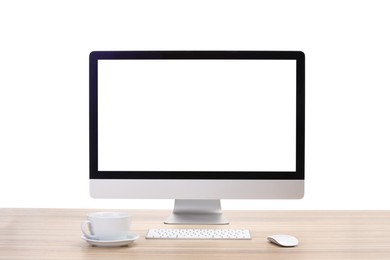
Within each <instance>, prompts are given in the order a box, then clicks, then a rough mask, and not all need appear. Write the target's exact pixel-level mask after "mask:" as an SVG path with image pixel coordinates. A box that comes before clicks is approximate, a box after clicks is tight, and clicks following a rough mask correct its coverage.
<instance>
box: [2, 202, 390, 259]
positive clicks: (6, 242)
mask: <svg viewBox="0 0 390 260" xmlns="http://www.w3.org/2000/svg"><path fill="white" fill-rule="evenodd" d="M94 211H97V210H90V209H89V210H85V209H0V259H197V260H199V259H201V260H206V259H245V260H247V259H278V260H282V259H288V260H294V259H313V260H314V259H315V260H321V259H327V260H329V259H330V260H337V259H354V260H356V259H365V260H367V259H390V211H225V215H226V217H228V218H229V220H230V222H231V224H230V225H228V226H222V227H223V228H247V229H250V230H251V234H252V240H249V241H248V240H245V241H237V240H231V241H226V240H146V239H145V234H146V231H147V229H148V228H168V227H183V226H167V225H164V224H163V223H162V221H163V219H164V218H165V217H166V216H167V215H168V214H169V212H168V211H152V210H128V211H127V212H129V213H131V214H132V215H133V223H132V231H133V232H135V233H138V234H140V235H141V237H140V239H138V240H137V241H136V242H135V243H134V244H132V245H131V246H127V247H118V248H99V247H92V246H90V245H89V244H88V243H86V242H85V241H84V240H82V239H81V238H80V237H81V231H80V223H81V222H82V221H83V220H84V219H85V214H86V213H89V212H94ZM185 227H189V226H185ZM191 227H194V226H191ZM195 227H201V226H195ZM278 233H287V234H291V235H294V236H296V237H297V238H298V239H299V241H300V244H299V246H298V247H296V248H281V247H277V246H275V245H273V244H271V243H269V242H267V240H266V237H267V236H268V235H271V234H278Z"/></svg>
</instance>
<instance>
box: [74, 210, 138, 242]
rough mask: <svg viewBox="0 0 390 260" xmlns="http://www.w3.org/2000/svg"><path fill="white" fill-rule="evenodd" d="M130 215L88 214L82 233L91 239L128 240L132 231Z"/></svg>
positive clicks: (118, 213) (117, 213)
mask: <svg viewBox="0 0 390 260" xmlns="http://www.w3.org/2000/svg"><path fill="white" fill-rule="evenodd" d="M130 220H131V219H130V215H129V214H127V213H124V212H95V213H90V214H87V220H85V221H84V222H83V223H82V224H81V231H82V232H83V233H84V235H85V236H86V237H87V238H89V239H94V240H121V239H126V238H127V234H128V233H129V230H130Z"/></svg>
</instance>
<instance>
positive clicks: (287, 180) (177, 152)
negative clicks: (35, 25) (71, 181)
mask: <svg viewBox="0 0 390 260" xmlns="http://www.w3.org/2000/svg"><path fill="white" fill-rule="evenodd" d="M89 66H90V67H89V80H90V194H91V196H92V197H94V198H132V199H139V198H141V199H175V207H174V210H173V214H172V216H170V217H169V218H168V219H167V220H166V222H165V223H172V224H180V223H182V224H226V223H228V221H227V220H226V219H225V218H224V217H223V215H222V211H221V206H220V199H298V198H302V197H303V194H304V129H305V127H304V118H305V116H304V114H305V112H304V111H305V88H304V86H305V57H304V53H303V52H300V51H94V52H91V53H90V64H89Z"/></svg>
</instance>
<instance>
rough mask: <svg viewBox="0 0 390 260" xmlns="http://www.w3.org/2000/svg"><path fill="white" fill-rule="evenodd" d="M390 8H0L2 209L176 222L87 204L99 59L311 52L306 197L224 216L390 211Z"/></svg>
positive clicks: (350, 4)
mask: <svg viewBox="0 0 390 260" xmlns="http://www.w3.org/2000/svg"><path fill="white" fill-rule="evenodd" d="M389 10H390V7H389V4H388V1H368V0H367V1H356V0H354V1H339V0H338V1H322V2H319V1H289V0H287V1H278V0H269V1H260V0H258V1H238V0H237V1H226V0H224V1H210V0H196V1H170V0H167V1H148V0H143V1H70V0H68V1H1V3H0V37H1V41H0V91H1V92H0V124H1V126H0V174H1V176H0V207H74V208H77V207H90V208H96V207H102V208H104V207H113V208H170V207H172V201H165V200H164V201H159V200H147V201H143V200H94V199H91V198H90V197H89V194H88V54H89V52H90V51H92V50H160V49H161V50H163V49H167V50H168V49H170V50H185V49H196V50H201V49H211V50H216V49H219V50H302V51H304V52H305V53H306V87H307V88H306V91H307V92H306V93H307V95H306V98H307V99H306V100H307V102H306V111H307V114H306V133H307V134H306V195H305V198H304V199H302V200H296V201H284V200H283V201H268V200H255V201H249V200H248V201H224V202H223V207H224V208H225V209H229V208H232V209H242V208H244V209H249V208H252V209H272V208H279V209H390V203H388V198H389V197H390V189H389V183H390V182H389V177H388V176H389V174H390V134H389V133H390V119H389V118H390V116H389V115H390V101H389V100H390V76H389V69H390V48H389V46H390V37H389V34H388V29H389V24H390V16H389Z"/></svg>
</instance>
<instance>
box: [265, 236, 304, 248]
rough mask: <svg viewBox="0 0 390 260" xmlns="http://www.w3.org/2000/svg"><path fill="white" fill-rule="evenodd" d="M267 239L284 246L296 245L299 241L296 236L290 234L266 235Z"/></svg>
mask: <svg viewBox="0 0 390 260" xmlns="http://www.w3.org/2000/svg"><path fill="white" fill-rule="evenodd" d="M267 239H268V240H269V241H270V242H272V243H274V244H276V245H278V246H284V247H291V246H297V245H298V243H299V241H298V239H297V238H296V237H293V236H290V235H273V236H269V237H267Z"/></svg>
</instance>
